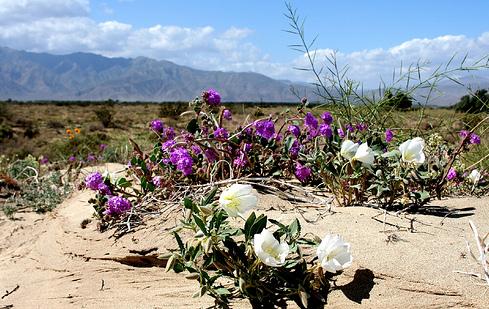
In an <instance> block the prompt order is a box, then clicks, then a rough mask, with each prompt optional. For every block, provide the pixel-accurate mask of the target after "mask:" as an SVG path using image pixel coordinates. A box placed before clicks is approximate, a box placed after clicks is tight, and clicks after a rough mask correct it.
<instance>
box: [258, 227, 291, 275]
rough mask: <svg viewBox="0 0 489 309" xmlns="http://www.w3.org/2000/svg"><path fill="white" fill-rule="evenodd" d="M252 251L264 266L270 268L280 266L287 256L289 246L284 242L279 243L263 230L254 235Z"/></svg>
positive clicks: (267, 231)
mask: <svg viewBox="0 0 489 309" xmlns="http://www.w3.org/2000/svg"><path fill="white" fill-rule="evenodd" d="M253 249H254V250H255V254H256V256H258V258H259V259H260V260H261V261H262V262H263V263H264V264H265V265H268V266H272V267H279V266H282V265H283V264H284V263H285V258H286V257H287V255H288V254H289V245H288V244H287V243H286V242H281V243H279V242H278V240H276V239H275V237H273V234H272V232H270V231H269V230H267V229H263V231H262V232H261V233H260V234H255V236H254V237H253Z"/></svg>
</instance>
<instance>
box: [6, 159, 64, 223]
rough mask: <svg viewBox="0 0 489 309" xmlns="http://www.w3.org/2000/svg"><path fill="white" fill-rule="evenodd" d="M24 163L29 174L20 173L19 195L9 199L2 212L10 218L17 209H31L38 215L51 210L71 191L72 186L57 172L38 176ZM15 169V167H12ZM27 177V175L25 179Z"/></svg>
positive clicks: (38, 173)
mask: <svg viewBox="0 0 489 309" xmlns="http://www.w3.org/2000/svg"><path fill="white" fill-rule="evenodd" d="M31 163H32V162H29V163H25V164H27V165H26V166H29V167H31V168H32V169H28V170H29V171H30V172H31V173H30V174H27V173H22V174H21V175H20V176H21V177H20V179H21V181H20V193H19V194H15V195H13V196H11V197H9V198H8V199H7V200H6V201H5V203H4V205H3V207H2V210H3V212H4V213H5V215H7V216H8V217H10V218H12V217H13V216H14V214H15V213H16V212H17V211H18V210H19V209H26V208H27V209H32V210H33V211H35V212H38V213H45V212H48V211H51V210H53V209H54V208H55V207H56V206H57V205H59V204H60V203H61V202H62V201H63V200H64V198H65V197H66V196H67V195H68V194H69V193H70V192H71V191H72V189H73V186H72V185H71V184H70V183H69V182H67V181H63V180H62V177H61V173H60V172H59V171H54V172H51V173H49V174H47V175H44V176H40V171H39V170H35V169H34V167H33V166H32V165H28V164H31ZM14 169H16V167H14ZM27 175H29V176H28V177H27Z"/></svg>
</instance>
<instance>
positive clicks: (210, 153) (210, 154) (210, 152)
mask: <svg viewBox="0 0 489 309" xmlns="http://www.w3.org/2000/svg"><path fill="white" fill-rule="evenodd" d="M204 156H205V157H206V158H207V161H209V162H210V163H212V162H214V161H216V159H217V153H216V151H215V150H214V149H212V148H207V149H206V150H205V151H204Z"/></svg>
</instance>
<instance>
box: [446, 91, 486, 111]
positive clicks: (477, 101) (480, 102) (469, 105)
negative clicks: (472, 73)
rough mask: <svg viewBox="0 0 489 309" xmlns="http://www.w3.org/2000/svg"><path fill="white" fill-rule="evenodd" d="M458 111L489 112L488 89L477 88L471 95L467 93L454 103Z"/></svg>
mask: <svg viewBox="0 0 489 309" xmlns="http://www.w3.org/2000/svg"><path fill="white" fill-rule="evenodd" d="M454 107H455V110H456V111H458V112H464V113H471V114H477V113H482V112H489V93H488V92H487V90H486V89H479V90H476V91H475V92H474V93H473V94H471V95H465V96H463V97H462V98H460V101H459V102H458V103H456V104H455V105H454Z"/></svg>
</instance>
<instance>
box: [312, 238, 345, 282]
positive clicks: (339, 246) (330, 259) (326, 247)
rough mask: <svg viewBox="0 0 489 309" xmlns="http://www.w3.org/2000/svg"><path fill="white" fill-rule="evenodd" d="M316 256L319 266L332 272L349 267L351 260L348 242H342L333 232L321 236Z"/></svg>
mask: <svg viewBox="0 0 489 309" xmlns="http://www.w3.org/2000/svg"><path fill="white" fill-rule="evenodd" d="M317 256H318V258H319V263H320V264H321V267H322V268H323V269H324V270H325V271H329V272H331V273H333V274H334V273H336V272H337V271H340V270H343V269H345V268H347V267H349V266H350V265H351V262H352V260H353V257H352V256H351V252H350V244H349V243H347V242H344V241H343V239H341V237H340V236H339V235H333V234H329V235H326V237H324V238H323V240H322V241H321V244H319V247H318V249H317Z"/></svg>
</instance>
